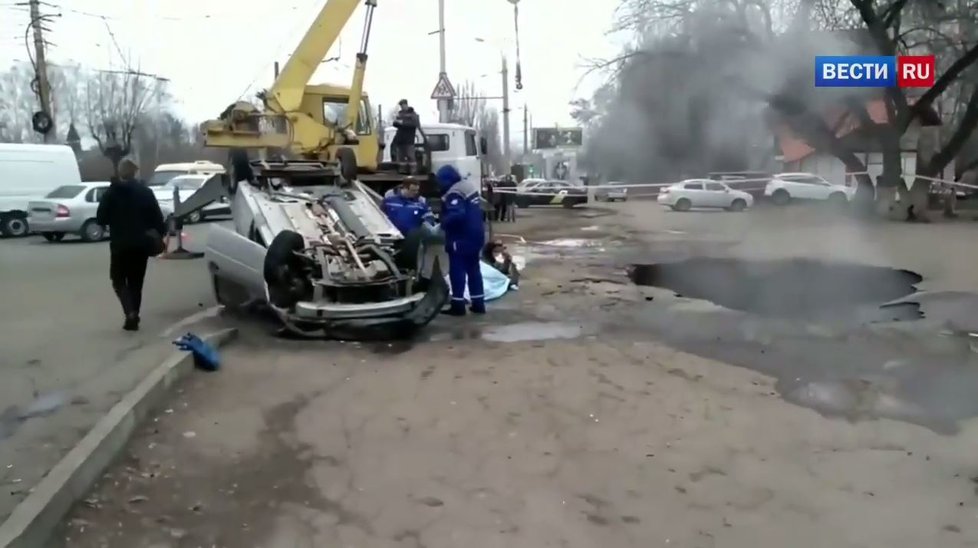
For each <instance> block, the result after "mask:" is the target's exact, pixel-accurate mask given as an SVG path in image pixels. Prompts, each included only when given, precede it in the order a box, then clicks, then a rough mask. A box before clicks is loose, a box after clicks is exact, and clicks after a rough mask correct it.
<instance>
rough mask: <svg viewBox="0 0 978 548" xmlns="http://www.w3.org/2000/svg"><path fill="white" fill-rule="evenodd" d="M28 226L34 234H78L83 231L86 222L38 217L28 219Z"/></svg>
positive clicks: (69, 218) (68, 218)
mask: <svg viewBox="0 0 978 548" xmlns="http://www.w3.org/2000/svg"><path fill="white" fill-rule="evenodd" d="M27 224H28V225H29V226H30V227H31V231H32V232H67V233H71V232H78V231H79V230H81V227H82V224H84V221H83V220H81V219H74V218H71V217H67V218H60V219H38V218H36V217H28V218H27Z"/></svg>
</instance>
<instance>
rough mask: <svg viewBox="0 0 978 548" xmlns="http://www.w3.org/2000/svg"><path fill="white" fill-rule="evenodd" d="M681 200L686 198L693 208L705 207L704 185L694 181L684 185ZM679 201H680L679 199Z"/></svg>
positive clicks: (680, 195)
mask: <svg viewBox="0 0 978 548" xmlns="http://www.w3.org/2000/svg"><path fill="white" fill-rule="evenodd" d="M679 197H680V198H686V199H687V200H689V203H690V204H692V206H693V207H704V205H703V201H704V200H703V183H701V182H699V181H693V182H689V183H684V184H683V188H682V190H681V191H680V193H679ZM677 200H678V199H677Z"/></svg>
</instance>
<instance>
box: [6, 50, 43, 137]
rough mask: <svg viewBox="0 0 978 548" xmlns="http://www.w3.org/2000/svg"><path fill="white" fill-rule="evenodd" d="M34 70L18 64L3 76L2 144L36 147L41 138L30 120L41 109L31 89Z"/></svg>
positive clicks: (24, 64) (26, 65)
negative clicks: (24, 144)
mask: <svg viewBox="0 0 978 548" xmlns="http://www.w3.org/2000/svg"><path fill="white" fill-rule="evenodd" d="M33 80H34V72H33V69H32V68H31V67H30V65H29V64H27V63H19V64H16V65H14V66H13V67H11V68H10V70H8V71H6V72H4V73H3V74H2V75H0V141H2V142H8V143H36V142H40V141H41V136H40V135H39V134H38V133H36V132H35V131H34V129H33V128H32V126H31V116H32V115H33V114H34V111H36V110H37V108H38V103H37V98H36V97H35V95H34V92H33V91H32V89H31V82H32V81H33Z"/></svg>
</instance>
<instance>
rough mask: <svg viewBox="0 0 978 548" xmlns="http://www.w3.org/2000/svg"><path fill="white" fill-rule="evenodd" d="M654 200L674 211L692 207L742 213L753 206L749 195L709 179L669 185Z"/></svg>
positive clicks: (687, 209) (752, 200)
mask: <svg viewBox="0 0 978 548" xmlns="http://www.w3.org/2000/svg"><path fill="white" fill-rule="evenodd" d="M656 200H657V201H658V202H659V204H660V205H664V206H668V207H671V208H672V209H673V210H675V211H689V210H690V209H692V208H694V207H695V208H711V209H714V208H715V209H726V210H728V211H743V210H745V209H747V208H748V207H751V206H753V205H754V197H753V196H751V195H750V194H748V193H746V192H743V191H740V190H734V189H732V188H730V187H729V186H727V185H725V184H723V183H721V182H718V181H714V180H711V179H687V180H685V181H681V182H678V183H676V184H673V185H670V186H668V187H665V188H663V189H662V190H660V191H659V196H658V198H656Z"/></svg>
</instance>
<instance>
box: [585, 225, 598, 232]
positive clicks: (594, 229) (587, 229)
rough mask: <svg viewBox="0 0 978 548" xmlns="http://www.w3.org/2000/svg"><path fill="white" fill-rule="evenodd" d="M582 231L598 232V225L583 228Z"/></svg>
mask: <svg viewBox="0 0 978 548" xmlns="http://www.w3.org/2000/svg"><path fill="white" fill-rule="evenodd" d="M581 230H583V231H584V232H597V230H598V225H591V226H582V227H581Z"/></svg>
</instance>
